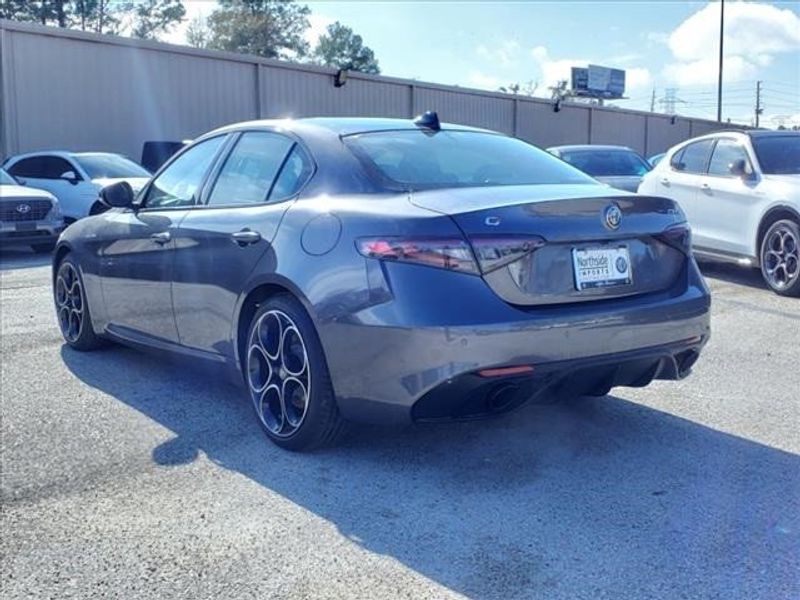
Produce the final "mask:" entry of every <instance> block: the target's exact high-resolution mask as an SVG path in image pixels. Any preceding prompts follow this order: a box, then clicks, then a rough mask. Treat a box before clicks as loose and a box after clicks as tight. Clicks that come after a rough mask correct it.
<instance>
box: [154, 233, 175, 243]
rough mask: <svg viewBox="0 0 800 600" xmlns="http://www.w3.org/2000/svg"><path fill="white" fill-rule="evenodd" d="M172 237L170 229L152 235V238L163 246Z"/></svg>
mask: <svg viewBox="0 0 800 600" xmlns="http://www.w3.org/2000/svg"><path fill="white" fill-rule="evenodd" d="M171 238H172V236H171V235H170V234H169V231H160V232H158V233H154V234H153V235H151V236H150V239H152V240H153V241H154V242H155V243H156V244H158V245H159V246H163V245H164V244H166V243H167V242H168V241H170V239H171Z"/></svg>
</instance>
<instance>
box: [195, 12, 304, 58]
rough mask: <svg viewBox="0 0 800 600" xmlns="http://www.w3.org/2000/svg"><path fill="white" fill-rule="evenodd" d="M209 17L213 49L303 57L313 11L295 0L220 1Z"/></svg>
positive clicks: (210, 42) (265, 55) (272, 56)
mask: <svg viewBox="0 0 800 600" xmlns="http://www.w3.org/2000/svg"><path fill="white" fill-rule="evenodd" d="M219 4H220V7H219V8H218V9H217V10H215V11H214V12H213V13H211V15H209V17H208V27H209V30H210V32H211V39H210V41H209V43H208V47H209V48H215V49H217V50H228V51H231V52H239V53H242V54H255V55H257V56H263V57H265V58H302V57H304V56H305V55H306V54H308V42H306V41H305V39H304V38H303V34H304V33H305V32H306V30H307V29H308V27H309V23H308V15H309V13H310V12H311V11H310V10H309V8H308V7H307V6H305V5H301V4H298V3H297V2H295V1H294V0H220V2H219Z"/></svg>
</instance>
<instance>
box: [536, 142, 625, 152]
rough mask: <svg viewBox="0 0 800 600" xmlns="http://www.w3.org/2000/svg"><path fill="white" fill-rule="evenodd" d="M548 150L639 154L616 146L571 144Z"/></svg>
mask: <svg viewBox="0 0 800 600" xmlns="http://www.w3.org/2000/svg"><path fill="white" fill-rule="evenodd" d="M548 150H558V151H559V152H564V151H566V152H571V151H574V150H589V151H590V150H598V151H606V152H607V151H609V150H624V151H625V152H634V153H637V154H638V152H636V150H634V149H633V148H629V147H628V146H614V145H611V144H570V145H567V146H550V147H549V148H548Z"/></svg>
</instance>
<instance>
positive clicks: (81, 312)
mask: <svg viewBox="0 0 800 600" xmlns="http://www.w3.org/2000/svg"><path fill="white" fill-rule="evenodd" d="M53 296H54V301H55V305H56V319H57V320H58V326H59V328H60V329H61V335H62V336H63V337H64V341H65V342H66V343H67V345H68V346H69V347H70V348H74V349H75V350H80V351H81V352H87V351H90V350H95V349H96V348H99V347H100V346H102V345H103V339H102V338H101V337H100V336H98V335H97V334H96V333H95V331H94V328H93V327H92V319H91V316H90V313H89V303H88V302H87V301H86V291H85V288H84V285H83V278H82V277H81V272H80V268H79V267H78V265H77V263H76V262H75V261H73V259H72V258H70V257H69V256H67V257H66V258H64V260H62V261H61V263H60V264H59V265H58V270H57V271H56V277H55V281H54V284H53Z"/></svg>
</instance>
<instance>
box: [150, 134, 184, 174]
mask: <svg viewBox="0 0 800 600" xmlns="http://www.w3.org/2000/svg"><path fill="white" fill-rule="evenodd" d="M188 143H189V141H188V140H185V141H183V142H173V141H161V142H154V141H149V142H145V143H144V144H143V145H142V166H143V167H144V168H145V169H147V170H148V171H150V172H151V173H155V172H156V171H158V170H159V169H160V168H161V165H163V164H164V163H165V162H167V160H169V157H170V156H172V155H173V154H175V153H176V152H177V151H178V150H180V149H181V148H183V147H184V146H186V145H187V144H188Z"/></svg>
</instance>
